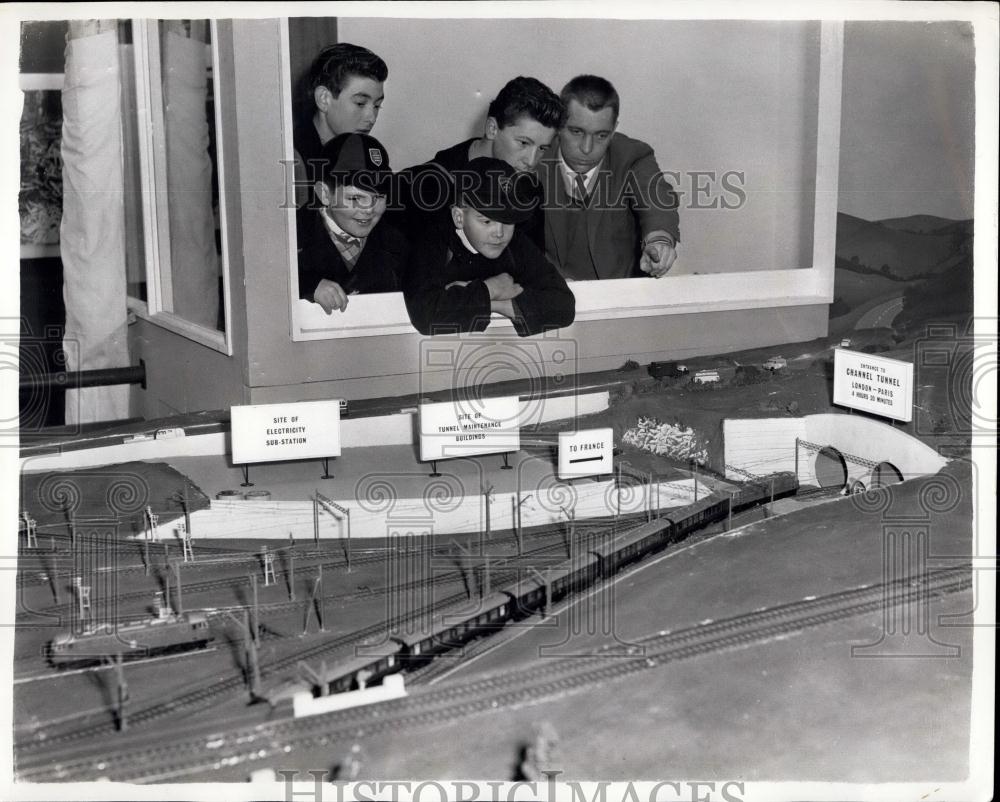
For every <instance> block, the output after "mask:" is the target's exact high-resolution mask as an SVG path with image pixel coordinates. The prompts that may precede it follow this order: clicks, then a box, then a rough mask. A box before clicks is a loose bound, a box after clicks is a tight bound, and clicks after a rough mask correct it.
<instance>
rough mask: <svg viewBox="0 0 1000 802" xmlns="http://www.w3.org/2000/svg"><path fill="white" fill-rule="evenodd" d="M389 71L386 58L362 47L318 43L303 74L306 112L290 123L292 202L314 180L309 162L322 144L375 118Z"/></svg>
mask: <svg viewBox="0 0 1000 802" xmlns="http://www.w3.org/2000/svg"><path fill="white" fill-rule="evenodd" d="M388 77H389V68H388V67H387V66H386V63H385V62H384V61H383V60H382V59H381V58H379V57H378V56H377V55H375V54H374V53H373V52H372V51H371V50H369V49H368V48H366V47H360V46H358V45H352V44H350V43H349V42H338V43H337V44H335V45H330V46H328V47H325V48H323V50H321V51H320V53H319V55H318V56H317V57H316V59H315V60H314V61H313V64H312V67H311V68H310V70H309V76H308V78H307V80H306V84H305V85H306V89H307V91H308V95H309V97H308V99H307V106H308V108H309V111H310V114H309V117H308V119H303V120H300V121H299V122H298V124H296V126H295V129H294V131H293V135H292V138H293V142H294V145H295V179H296V193H295V197H296V203H297V204H299V205H301V204H302V203H304V202H305V201H306V200H307V199H308V198H309V195H310V193H309V191H308V188H309V187H311V185H312V183H313V182H314V181H315V180H316V175H315V174H313V173H310V167H309V165H310V163H311V162H314V161H320V160H321V159H322V158H323V156H322V153H321V150H322V148H323V145H325V144H326V143H327V142H329V141H330V140H331V139H333V138H334V137H335V136H337V135H338V134H367V133H369V132H370V131H371V130H372V128H373V127H374V125H375V121H376V120H377V119H378V113H379V109H381V107H382V100H383V98H384V96H385V93H384V91H383V87H382V85H383V84H384V83H385V80H386V78H388Z"/></svg>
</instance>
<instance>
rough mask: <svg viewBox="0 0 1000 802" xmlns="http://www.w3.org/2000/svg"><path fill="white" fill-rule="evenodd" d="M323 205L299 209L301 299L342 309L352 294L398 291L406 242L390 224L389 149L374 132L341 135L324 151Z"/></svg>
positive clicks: (318, 189) (319, 193)
mask: <svg viewBox="0 0 1000 802" xmlns="http://www.w3.org/2000/svg"><path fill="white" fill-rule="evenodd" d="M321 155H322V159H320V160H318V161H317V162H316V165H317V168H318V169H319V172H320V176H319V180H318V181H317V182H316V184H315V186H314V192H315V195H316V199H317V205H318V206H319V208H318V209H301V210H299V226H298V228H299V260H298V261H299V297H301V298H305V299H306V300H308V301H313V302H314V303H317V304H319V305H320V306H321V307H323V311H325V312H326V313H327V314H328V315H329V314H331V313H332V312H333V310H334V309H338V310H340V311H341V312H343V311H344V310H345V309H346V308H347V299H348V296H350V295H356V294H359V293H375V292H395V291H397V290H399V289H400V278H399V277H400V276H401V275H402V272H403V269H404V267H405V264H406V241H405V239H404V238H403V236H402V235H401V234H399V233H398V232H397V231H395V230H394V229H393V228H391V227H389V226H386V225H384V224H383V225H379V221H380V220H381V218H382V214H383V213H384V212H385V205H386V198H385V194H386V191H387V189H388V184H389V182H390V181H391V179H392V172H391V170H390V169H389V154H388V153H386V150H385V148H384V147H382V145H381V143H379V141H378V140H377V139H375V138H374V137H370V136H367V135H365V134H341V135H340V136H337V137H334V138H333V139H331V140H330V141H329V142H328V143H327V144H326V145H324V146H323V149H322V151H321Z"/></svg>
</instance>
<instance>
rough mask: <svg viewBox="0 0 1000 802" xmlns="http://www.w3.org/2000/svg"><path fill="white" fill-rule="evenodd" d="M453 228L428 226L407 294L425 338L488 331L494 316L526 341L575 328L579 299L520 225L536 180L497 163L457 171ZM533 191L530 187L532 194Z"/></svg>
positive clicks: (414, 320)
mask: <svg viewBox="0 0 1000 802" xmlns="http://www.w3.org/2000/svg"><path fill="white" fill-rule="evenodd" d="M454 177H455V181H456V189H457V192H458V201H457V203H455V204H453V205H452V207H451V220H452V223H453V228H452V229H451V230H450V231H447V232H445V231H443V230H441V229H439V228H435V227H429V228H428V229H426V231H425V233H424V237H423V238H422V241H421V242H420V245H419V247H418V248H415V249H414V253H415V256H414V259H413V260H412V261H411V263H410V274H409V276H408V278H407V282H406V286H405V288H404V292H405V296H406V308H407V310H408V312H409V314H410V320H411V322H412V323H413V325H414V327H415V328H416V329H417V330H418V331H419V332H420V333H421V334H445V333H447V334H452V333H456V332H470V331H483V330H484V329H485V328H486V327H487V326H488V325H489V323H490V316H491V315H492V314H493V313H494V312H497V313H499V314H501V315H503V316H504V317H507V318H509V319H510V320H511V322H512V323H513V324H514V329H515V330H516V331H517V333H518V335H520V336H521V337H526V336H528V335H531V334H538V333H539V332H542V331H545V330H546V329H553V328H562V327H563V326H568V325H570V324H571V323H572V322H573V317H574V315H575V312H576V299H575V298H574V296H573V293H572V292H571V291H570V289H569V287H567V286H566V282H565V280H564V279H563V278H562V276H560V275H559V272H558V271H557V270H556V269H555V268H554V267H553V266H552V265H550V264H549V263H548V261H546V259H545V255H544V254H543V253H542V252H541V251H540V250H539V249H538V247H537V246H536V245H535V244H534V243H533V242H532V241H531V240H530V239H529V238H528V237H527V236H526V235H525V234H523V233H522V232H520V231H518V230H517V228H516V224H517V223H520V222H524V221H525V220H526V219H528V218H529V217H530V216H531V213H532V212H531V210H532V206H533V197H532V195H533V183H532V181H533V179H531V177H530V176H527V175H525V174H518V173H517V172H516V171H515V170H514V168H512V167H511V166H510V165H509V164H507V163H506V162H504V161H501V160H499V159H493V158H477V159H473V160H472V161H470V162H469V164H468V166H467V167H466V168H465V169H464V170H459V171H456V172H455V176H454ZM529 184H532V185H531V186H530V187H529V186H528V185H529Z"/></svg>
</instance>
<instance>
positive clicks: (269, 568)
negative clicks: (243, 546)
mask: <svg viewBox="0 0 1000 802" xmlns="http://www.w3.org/2000/svg"><path fill="white" fill-rule="evenodd" d="M261 556H262V557H263V558H264V587H265V588H267V587H270V586H271V585H273V584H274V554H272V553H271V552H270V551H268V549H267V546H264V550H263V551H262V552H261Z"/></svg>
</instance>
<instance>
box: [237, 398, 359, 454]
mask: <svg viewBox="0 0 1000 802" xmlns="http://www.w3.org/2000/svg"><path fill="white" fill-rule="evenodd" d="M230 430H231V433H232V452H233V464H234V465H248V464H250V463H252V462H275V461H277V460H293V459H316V458H317V457H339V456H340V400H339V399H336V398H334V399H333V400H330V401H295V402H290V403H287V404H248V405H245V406H236V407H232V408H231V409H230Z"/></svg>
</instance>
